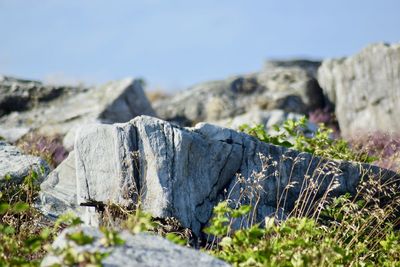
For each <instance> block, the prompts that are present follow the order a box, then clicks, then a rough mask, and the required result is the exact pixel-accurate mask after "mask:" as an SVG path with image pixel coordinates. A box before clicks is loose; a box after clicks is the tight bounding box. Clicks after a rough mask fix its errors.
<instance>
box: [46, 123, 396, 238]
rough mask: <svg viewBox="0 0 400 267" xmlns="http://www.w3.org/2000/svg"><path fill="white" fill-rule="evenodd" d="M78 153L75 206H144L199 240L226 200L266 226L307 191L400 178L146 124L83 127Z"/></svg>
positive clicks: (203, 128) (243, 139)
mask: <svg viewBox="0 0 400 267" xmlns="http://www.w3.org/2000/svg"><path fill="white" fill-rule="evenodd" d="M74 151H75V158H76V161H75V174H76V192H77V200H76V201H77V202H76V205H77V206H81V205H84V206H93V207H96V206H99V205H101V204H102V205H105V204H107V202H109V201H111V202H113V203H116V204H120V205H130V204H132V203H135V202H136V201H137V199H138V198H140V200H141V204H142V208H143V209H144V210H145V211H147V212H150V213H151V214H152V215H153V216H155V217H175V218H177V219H178V220H179V221H180V223H181V224H182V225H183V226H184V227H187V228H190V229H192V230H193V232H194V233H195V234H200V232H201V229H202V227H204V226H205V225H206V224H207V223H208V221H209V219H210V217H211V214H212V209H213V207H214V206H215V205H216V203H217V202H219V201H220V200H222V199H226V198H229V199H231V200H232V201H233V203H247V204H249V203H250V204H252V205H253V206H255V211H254V216H253V218H254V219H255V220H256V221H259V222H261V221H263V219H264V218H265V216H271V215H273V214H275V211H276V208H277V207H279V208H280V210H283V211H286V212H288V211H290V210H291V209H292V208H293V207H294V206H295V204H296V201H297V200H298V198H299V195H300V194H301V193H304V192H303V190H304V188H308V185H317V186H316V187H314V188H312V192H310V193H308V194H311V195H313V196H314V197H312V198H309V199H312V200H316V199H318V198H319V197H321V196H322V195H323V194H325V193H326V192H327V191H328V192H329V194H330V195H339V194H343V193H346V192H350V193H354V192H355V189H356V186H357V184H358V182H359V181H360V179H362V178H365V176H369V175H375V176H379V177H380V178H382V179H388V178H389V177H391V176H395V175H396V174H395V173H393V172H390V171H387V170H384V169H380V168H378V167H375V166H371V165H367V164H359V163H352V162H339V161H333V160H328V159H322V158H319V157H315V156H313V155H311V154H308V153H303V152H299V151H295V150H291V149H287V148H285V147H279V146H275V145H272V144H266V143H262V142H260V141H258V140H256V139H255V138H253V137H251V136H248V135H246V134H244V133H239V132H236V131H234V130H230V129H226V128H221V127H218V126H215V125H211V124H207V123H201V124H198V125H197V126H196V127H194V128H180V127H178V126H175V125H173V124H170V123H168V122H165V121H162V120H159V119H155V118H152V117H147V116H140V117H137V118H135V119H134V120H132V121H130V122H129V123H125V124H114V125H104V124H103V125H101V124H93V125H88V126H84V127H82V128H81V129H80V130H79V131H78V133H77V137H76V142H75V150H74ZM60 167H61V165H60ZM71 171H72V170H71ZM58 172H59V173H61V171H60V170H58ZM237 174H240V175H239V176H238V175H237ZM49 177H53V176H52V175H50V176H49ZM58 178H59V179H66V176H60V175H59V176H58ZM45 183H47V181H46V182H45ZM62 183H64V182H62V181H59V184H60V185H61V184H62ZM73 186H74V185H72V184H71V188H73ZM63 188H64V187H63V186H60V187H58V188H57V187H53V190H63ZM71 191H72V190H71ZM71 194H72V193H71ZM52 195H53V196H55V197H57V194H52ZM59 195H60V194H59ZM64 199H65V198H64ZM283 199H284V200H283ZM308 204H311V203H308ZM308 204H305V205H308Z"/></svg>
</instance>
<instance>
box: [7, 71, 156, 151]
mask: <svg viewBox="0 0 400 267" xmlns="http://www.w3.org/2000/svg"><path fill="white" fill-rule="evenodd" d="M0 89H1V90H2V92H1V94H0V112H2V113H3V116H2V117H0V134H2V135H3V137H5V138H7V137H8V136H12V135H15V134H14V133H16V130H15V129H25V131H22V130H21V131H20V132H19V133H20V135H23V134H25V133H26V132H28V131H32V130H34V131H36V132H37V133H39V134H41V135H47V136H48V135H55V134H60V135H65V134H67V133H68V135H67V137H66V139H65V144H66V146H67V147H69V148H71V147H72V146H73V140H74V132H75V130H76V128H77V127H78V126H80V125H82V124H86V123H90V122H96V121H98V122H102V123H115V122H127V121H129V120H130V119H132V118H134V117H135V116H138V115H142V114H144V115H154V111H153V109H152V107H151V105H150V103H149V101H148V100H147V98H146V96H145V94H144V91H143V86H142V81H141V80H135V79H131V78H128V79H124V80H120V81H114V82H109V83H107V84H105V85H103V86H99V87H93V88H79V87H76V88H75V87H54V86H47V85H43V84H41V83H39V82H30V81H23V80H16V79H12V78H8V77H6V78H3V79H2V80H0ZM18 103H19V104H18ZM11 130H12V131H13V133H11V132H10V131H11ZM10 141H14V140H10Z"/></svg>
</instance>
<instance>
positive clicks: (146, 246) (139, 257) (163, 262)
mask: <svg viewBox="0 0 400 267" xmlns="http://www.w3.org/2000/svg"><path fill="white" fill-rule="evenodd" d="M77 231H84V233H85V234H86V235H89V236H92V237H94V242H93V243H92V244H89V245H85V246H76V245H75V244H73V243H72V242H68V240H66V234H70V233H74V232H77ZM103 237H104V235H103V233H102V232H100V231H99V230H98V229H96V228H90V227H79V228H70V229H66V230H64V231H63V232H62V233H61V234H60V235H59V236H58V237H57V239H56V240H55V241H54V243H53V248H64V247H66V246H67V245H68V243H70V244H71V246H72V247H73V248H74V249H75V251H77V252H78V253H81V252H84V251H88V252H95V251H99V252H103V253H104V252H109V253H110V255H109V256H107V257H106V258H105V259H103V261H102V266H105V267H107V266H109V267H111V266H112V267H117V266H121V267H126V266H137V267H159V266H165V267H175V266H192V267H197V266H199V267H203V266H204V267H207V266H210V267H225V266H230V265H229V264H227V263H225V262H223V261H221V260H219V259H216V258H214V257H212V256H210V255H208V254H206V253H204V252H200V251H198V250H194V249H190V248H186V247H183V246H179V245H176V244H174V243H172V242H170V241H168V240H166V239H163V238H162V237H160V236H155V235H150V234H146V233H139V234H136V235H131V234H130V233H128V232H126V231H124V232H121V233H120V238H122V239H123V240H125V244H123V245H120V246H113V247H109V248H105V247H104V246H103V245H102V243H101V239H102V238H103ZM61 263H62V261H61V259H60V258H58V257H57V256H54V255H52V254H49V255H47V256H46V257H45V258H44V259H43V261H42V263H41V266H43V267H48V266H52V265H53V264H61Z"/></svg>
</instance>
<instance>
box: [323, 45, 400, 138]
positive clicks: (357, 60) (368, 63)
mask: <svg viewBox="0 0 400 267" xmlns="http://www.w3.org/2000/svg"><path fill="white" fill-rule="evenodd" d="M318 81H319V83H320V85H321V87H322V88H323V90H324V93H325V94H326V96H327V97H328V98H329V100H330V101H331V102H333V103H334V104H335V106H336V116H337V119H338V121H339V125H340V128H341V131H342V133H343V134H344V135H345V136H347V137H351V136H357V135H360V134H365V133H366V132H367V131H383V132H396V133H399V132H400V117H399V116H398V113H399V112H400V105H399V100H400V44H393V45H387V44H375V45H370V46H368V47H366V48H365V49H363V50H362V51H361V52H360V53H358V54H357V55H354V56H351V57H348V58H342V59H330V60H324V61H323V63H322V65H321V67H320V68H319V71H318Z"/></svg>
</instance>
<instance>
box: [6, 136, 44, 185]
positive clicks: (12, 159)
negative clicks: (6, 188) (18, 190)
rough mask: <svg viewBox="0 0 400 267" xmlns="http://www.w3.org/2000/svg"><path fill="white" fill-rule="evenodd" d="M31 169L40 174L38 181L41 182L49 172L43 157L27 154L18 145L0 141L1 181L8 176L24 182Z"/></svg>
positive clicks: (15, 180)
mask: <svg viewBox="0 0 400 267" xmlns="http://www.w3.org/2000/svg"><path fill="white" fill-rule="evenodd" d="M31 171H35V172H36V173H37V174H38V180H37V182H41V181H42V180H43V178H44V177H46V175H47V174H48V173H49V167H48V165H47V163H46V162H45V161H44V160H42V159H41V158H39V157H34V156H31V155H25V154H23V153H22V152H21V151H20V150H19V149H18V148H17V147H15V146H12V145H10V144H7V143H5V142H3V141H0V183H1V182H3V181H4V179H5V177H6V176H9V177H10V178H11V181H13V182H16V183H19V182H22V181H23V179H24V178H25V177H26V176H28V175H29V174H30V172H31Z"/></svg>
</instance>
